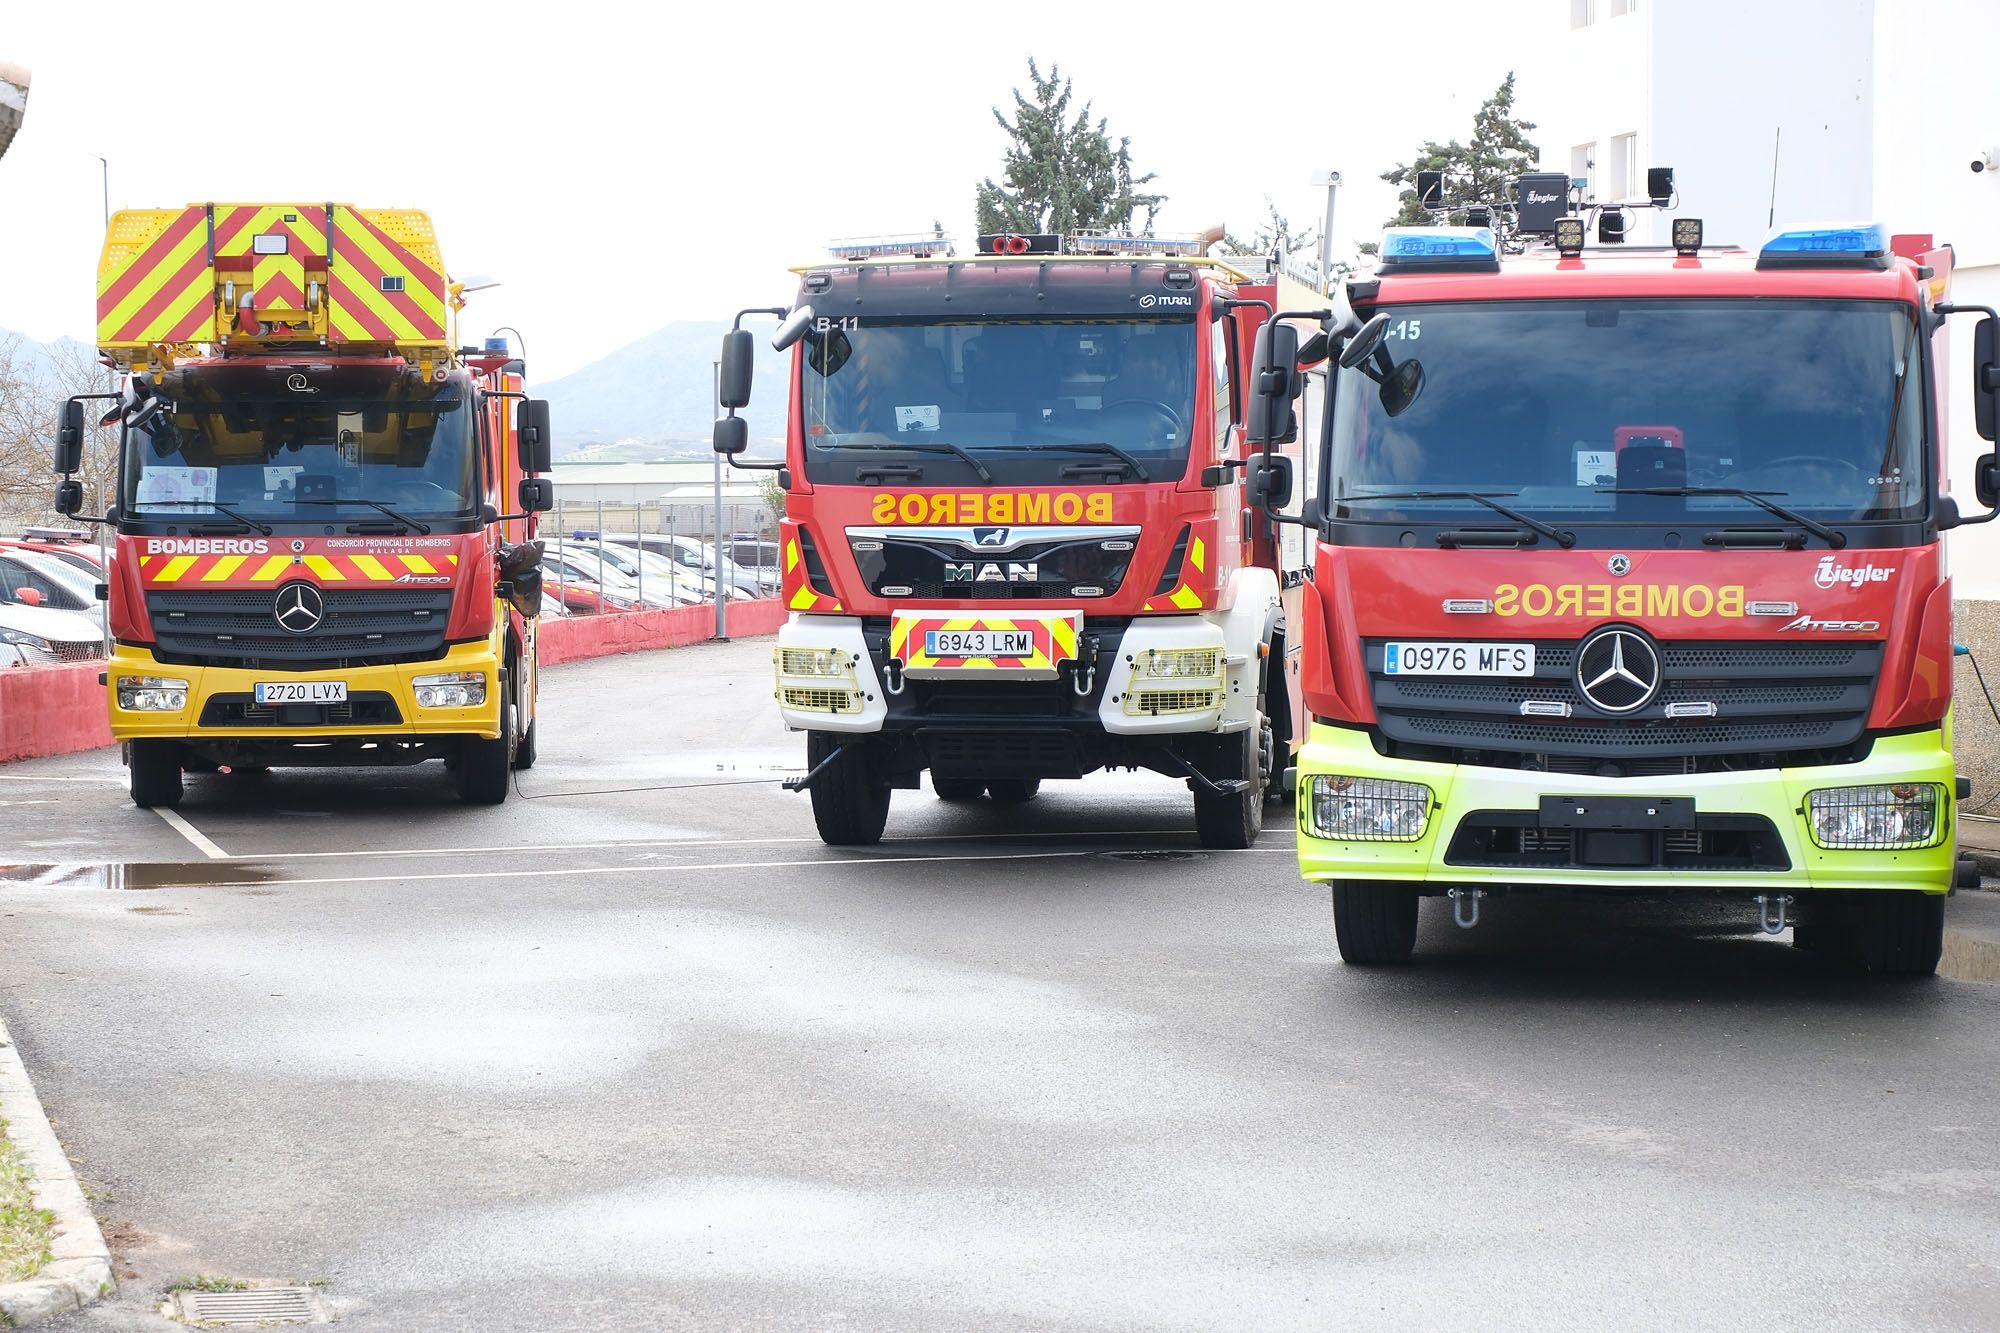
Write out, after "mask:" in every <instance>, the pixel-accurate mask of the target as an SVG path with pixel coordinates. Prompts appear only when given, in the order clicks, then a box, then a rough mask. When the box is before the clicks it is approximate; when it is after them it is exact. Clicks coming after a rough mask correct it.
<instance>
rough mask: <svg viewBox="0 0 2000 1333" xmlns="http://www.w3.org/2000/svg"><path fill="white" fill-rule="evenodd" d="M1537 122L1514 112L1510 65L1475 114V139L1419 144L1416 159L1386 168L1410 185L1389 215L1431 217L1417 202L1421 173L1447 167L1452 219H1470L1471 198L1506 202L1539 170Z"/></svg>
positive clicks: (1405, 222)
mask: <svg viewBox="0 0 2000 1333" xmlns="http://www.w3.org/2000/svg"><path fill="white" fill-rule="evenodd" d="M1534 128H1535V127H1534V125H1533V123H1531V122H1529V121H1525V120H1516V119H1515V118H1514V75H1513V73H1512V72H1511V71H1510V72H1509V73H1508V75H1507V77H1506V78H1505V79H1504V80H1502V82H1501V84H1500V86H1499V88H1497V89H1495V90H1494V93H1493V95H1492V96H1491V97H1489V98H1487V99H1486V100H1485V101H1484V102H1482V103H1481V104H1480V106H1479V110H1478V112H1477V113H1476V114H1475V115H1474V116H1473V118H1472V142H1471V143H1470V144H1462V143H1460V142H1459V141H1458V140H1456V139H1453V140H1452V141H1451V142H1450V143H1438V142H1437V141H1436V140H1432V141H1430V142H1427V143H1425V144H1424V146H1423V147H1422V148H1420V149H1418V150H1417V155H1416V159H1415V160H1414V161H1411V162H1408V163H1398V164H1397V165H1396V166H1395V167H1394V168H1393V169H1391V170H1389V171H1385V172H1383V173H1382V179H1383V180H1385V181H1388V182H1389V183H1390V184H1391V185H1402V186H1405V187H1406V188H1405V189H1404V190H1403V193H1402V195H1401V207H1399V208H1398V209H1397V210H1396V216H1394V217H1392V218H1390V219H1389V221H1388V224H1387V225H1389V226H1391V227H1414V226H1421V225H1423V224H1424V223H1427V222H1429V221H1430V220H1431V214H1430V212H1429V211H1428V210H1426V209H1424V208H1421V207H1419V206H1418V204H1417V189H1416V182H1417V173H1418V172H1419V171H1442V172H1443V173H1444V199H1443V202H1444V206H1445V207H1447V208H1449V209H1451V210H1452V212H1451V221H1453V222H1461V223H1462V222H1464V221H1465V214H1464V212H1463V209H1464V207H1465V205H1467V204H1500V203H1505V202H1506V201H1507V199H1508V198H1509V197H1510V196H1509V193H1508V187H1509V185H1510V184H1511V183H1512V182H1513V181H1514V180H1515V179H1516V178H1517V177H1518V176H1520V175H1521V173H1522V172H1524V171H1533V170H1534V169H1535V164H1536V161H1537V158H1538V156H1539V154H1538V151H1537V150H1536V148H1535V145H1534V144H1532V143H1530V142H1529V141H1528V135H1529V133H1530V132H1531V131H1532V130H1533V129H1534Z"/></svg>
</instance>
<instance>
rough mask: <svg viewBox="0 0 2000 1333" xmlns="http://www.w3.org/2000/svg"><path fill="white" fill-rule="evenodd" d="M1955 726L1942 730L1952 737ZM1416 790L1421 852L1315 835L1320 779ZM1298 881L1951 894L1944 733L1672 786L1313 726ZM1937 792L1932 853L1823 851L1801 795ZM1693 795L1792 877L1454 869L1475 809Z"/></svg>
mask: <svg viewBox="0 0 2000 1333" xmlns="http://www.w3.org/2000/svg"><path fill="white" fill-rule="evenodd" d="M1948 726H1949V724H1948V723H1947V728H1948ZM1320 773H1342V774H1348V775H1351V776H1354V777H1362V778H1389V779H1395V780H1399V781H1403V782H1420V783H1423V784H1424V785H1425V786H1427V787H1429V788H1430V789H1431V793H1432V805H1431V811H1430V819H1429V822H1428V823H1427V824H1426V826H1425V828H1424V832H1423V835H1422V836H1421V837H1419V838H1418V839H1417V840H1416V841H1414V842H1336V841H1333V840H1330V839H1324V838H1316V837H1314V836H1312V834H1311V832H1310V818H1311V810H1310V806H1309V794H1310V792H1311V790H1312V785H1311V784H1312V779H1313V776H1314V775H1315V774H1320ZM1298 774H1299V789H1298V792H1297V797H1298V800H1297V803H1296V808H1297V810H1298V812H1299V871H1300V873H1301V874H1303V875H1304V876H1305V877H1306V878H1307V879H1309V880H1336V879H1368V880H1398V881H1402V882H1405V883H1409V882H1435V883H1437V884H1439V885H1441V886H1442V885H1449V884H1482V883H1485V884H1511V885H1562V886H1582V885H1593V886H1601V887H1611V888H1632V889H1683V890H1688V889H1691V890H1697V891H1699V890H1703V889H1725V888H1726V889H1746V888H1750V889H1759V890H1762V889H1777V890H1787V891H1798V890H1803V889H1909V890H1913V891H1917V892H1923V893H1946V892H1949V891H1950V889H1951V884H1952V869H1953V863H1954V862H1955V861H1956V859H1957V801H1956V797H1955V792H1956V786H1955V778H1954V770H1953V765H1952V758H1951V751H1950V748H1949V735H1948V730H1947V729H1946V728H1940V729H1937V730H1930V731H1922V732H1914V733H1910V734H1906V735H1900V736H1884V737H1881V738H1880V739H1878V740H1877V741H1876V742H1875V746H1874V749H1873V750H1872V752H1871V753H1870V754H1869V756H1868V758H1867V759H1866V760H1864V761H1862V762H1861V763H1858V764H1838V765H1830V766H1826V767H1820V768H1781V769H1764V770H1761V771H1757V772H1745V773H1702V774H1696V775H1692V776H1686V777H1675V778H1597V777H1579V776H1575V775H1571V774H1552V773H1530V772H1524V771H1521V770H1518V769H1508V768H1476V767H1472V766H1470V765H1459V764H1435V763H1423V762H1418V761H1414V760H1404V759H1387V758H1384V757H1383V756H1381V755H1379V754H1377V753H1376V752H1375V747H1374V746H1373V745H1372V744H1371V743H1370V742H1369V740H1368V737H1367V735H1366V734H1365V733H1363V732H1361V731H1359V730H1356V729H1353V728H1349V727H1336V726H1329V725H1327V724H1325V723H1321V722H1315V723H1313V724H1312V727H1311V729H1310V730H1309V732H1308V733H1307V738H1306V744H1305V747H1304V748H1303V749H1302V750H1300V751H1299V756H1298ZM1897 782H1935V783H1941V784H1943V786H1944V790H1945V800H1946V816H1945V818H1946V828H1945V831H1944V837H1943V840H1942V841H1941V842H1940V843H1939V844H1938V845H1937V846H1935V847H1923V848H1916V849H1912V850H1904V851H1845V850H1822V849H1820V848H1819V847H1816V846H1814V845H1813V841H1812V837H1811V834H1810V833H1809V832H1808V830H1807V826H1806V820H1805V816H1804V815H1803V814H1802V813H1801V811H1802V810H1803V808H1804V806H1805V799H1806V793H1807V792H1808V791H1812V790H1814V789H1815V788H1819V787H1858V786H1864V785H1869V784H1874V783H1897ZM1556 794H1562V795H1578V796H1584V795H1592V794H1601V795H1631V796H1686V797H1692V798H1693V799H1694V802H1695V809H1696V811H1697V812H1699V813H1701V814H1704V815H1708V814H1734V815H1762V816H1763V817H1764V818H1766V819H1768V820H1770V821H1771V824H1772V825H1773V826H1774V827H1775V828H1776V829H1777V830H1778V835H1779V837H1780V838H1782V839H1783V840H1784V846H1785V852H1786V855H1787V857H1788V858H1789V859H1790V861H1791V868H1790V869H1789V870H1732V871H1698V870H1679V869H1672V870H1625V869H1614V868H1606V867H1603V866H1592V867H1588V868H1583V869H1574V870H1571V869H1545V868H1541V867H1535V868H1532V869H1530V868H1524V867H1520V866H1472V865H1448V864H1446V862H1445V851H1446V849H1447V848H1448V847H1449V846H1450V845H1451V838H1452V834H1453V832H1454V831H1456V829H1457V828H1458V825H1459V821H1460V820H1461V819H1463V818H1464V817H1465V816H1466V815H1467V814H1468V813H1470V812H1472V811H1475V810H1526V811H1535V810H1539V809H1540V807H1541V798H1542V797H1543V796H1548V795H1556Z"/></svg>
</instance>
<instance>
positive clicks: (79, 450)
mask: <svg viewBox="0 0 2000 1333" xmlns="http://www.w3.org/2000/svg"><path fill="white" fill-rule="evenodd" d="M1988 438H1989V439H1990V438H1991V437H1990V436H1989V437H1988ZM82 466H83V404H82V403H80V402H78V401H77V400H76V399H74V398H72V399H70V400H69V401H68V402H66V403H64V404H63V407H62V419H61V422H60V424H59V425H58V426H57V428H56V471H58V472H61V473H63V474H64V475H68V474H69V473H71V472H74V471H76V470H77V469H78V468H80V467H82ZM62 512H64V513H66V514H73V513H75V512H76V511H75V510H74V509H66V510H63V511H62Z"/></svg>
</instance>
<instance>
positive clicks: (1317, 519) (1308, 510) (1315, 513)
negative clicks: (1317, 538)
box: [1299, 496, 1326, 529]
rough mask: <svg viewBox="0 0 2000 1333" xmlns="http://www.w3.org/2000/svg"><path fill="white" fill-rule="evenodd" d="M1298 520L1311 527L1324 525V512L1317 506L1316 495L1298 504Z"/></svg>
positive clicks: (1315, 527) (1317, 498)
mask: <svg viewBox="0 0 2000 1333" xmlns="http://www.w3.org/2000/svg"><path fill="white" fill-rule="evenodd" d="M1299 522H1301V523H1303V524H1305V525H1306V526H1307V527H1309V528H1313V529H1318V528H1321V527H1323V526H1325V524H1326V514H1325V512H1324V511H1323V510H1321V509H1320V507H1319V497H1318V496H1314V497H1313V498H1312V499H1310V500H1307V501H1306V502H1305V503H1304V504H1302V505H1300V506H1299Z"/></svg>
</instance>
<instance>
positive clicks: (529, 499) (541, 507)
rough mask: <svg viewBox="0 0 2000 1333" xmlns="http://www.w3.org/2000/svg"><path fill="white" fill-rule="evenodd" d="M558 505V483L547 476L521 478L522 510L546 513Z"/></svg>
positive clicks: (530, 512)
mask: <svg viewBox="0 0 2000 1333" xmlns="http://www.w3.org/2000/svg"><path fill="white" fill-rule="evenodd" d="M555 507H556V484H555V483H554V482H553V481H550V480H549V479H548V478H547V477H523V478H521V511H522V512H523V513H527V514H546V513H548V512H549V510H551V509H554V508H555Z"/></svg>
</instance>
